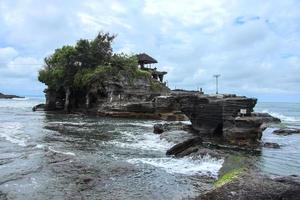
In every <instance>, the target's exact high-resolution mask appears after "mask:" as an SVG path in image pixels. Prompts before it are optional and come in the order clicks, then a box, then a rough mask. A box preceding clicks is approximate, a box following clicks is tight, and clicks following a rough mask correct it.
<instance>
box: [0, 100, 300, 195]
mask: <svg viewBox="0 0 300 200" xmlns="http://www.w3.org/2000/svg"><path fill="white" fill-rule="evenodd" d="M43 101H44V100H43V99H41V98H25V99H12V100H0V195H1V192H2V193H5V194H6V195H7V196H8V197H9V198H11V199H80V198H88V199H99V197H101V199H140V198H144V199H182V198H188V197H195V196H197V195H198V194H199V193H201V192H203V191H206V190H207V189H209V188H211V187H212V183H213V181H214V180H215V179H216V178H217V176H218V172H219V170H220V168H221V167H222V164H223V162H224V160H223V159H216V158H211V157H210V156H204V157H202V158H199V159H196V160H195V159H192V158H189V157H184V158H173V157H167V156H166V155H165V152H166V150H167V149H168V148H170V147H171V146H172V145H174V144H172V143H170V142H167V141H166V140H161V139H160V137H159V135H155V134H153V125H154V124H155V123H159V122H162V121H157V120H132V119H113V118H101V117H91V116H89V117H88V116H84V115H78V114H76V115H75V114H74V115H73V114H72V115H63V114H57V113H44V112H32V110H31V109H32V107H33V106H34V105H36V104H39V103H42V102H43ZM255 110H256V111H263V112H269V113H270V114H272V115H273V116H275V117H279V118H280V119H281V120H282V123H281V124H279V125H274V126H271V127H269V128H268V129H266V130H265V132H264V134H263V138H262V140H263V141H264V142H276V143H278V144H279V145H280V146H281V148H280V149H268V148H263V149H262V153H261V155H257V163H256V165H257V167H258V168H259V169H261V170H262V171H263V172H265V173H267V174H270V175H291V174H297V175H300V170H299V169H300V159H299V158H300V145H299V144H300V134H295V135H289V136H278V135H274V134H272V131H273V130H275V129H277V128H279V127H297V128H300V104H299V103H258V105H257V106H256V108H255Z"/></svg>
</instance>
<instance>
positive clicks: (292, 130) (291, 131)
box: [273, 128, 300, 136]
mask: <svg viewBox="0 0 300 200" xmlns="http://www.w3.org/2000/svg"><path fill="white" fill-rule="evenodd" d="M273 133H274V134H276V135H284V136H286V135H291V134H299V133H300V129H298V128H281V129H278V130H275V131H273Z"/></svg>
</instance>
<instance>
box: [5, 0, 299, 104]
mask: <svg viewBox="0 0 300 200" xmlns="http://www.w3.org/2000/svg"><path fill="white" fill-rule="evenodd" d="M299 10H300V2H299V1H296V0H295V1H281V0H275V1H274V0H272V1H252V0H248V1H239V0H229V1H228V0H226V1H225V0H215V1H212V0H201V1H198V0H186V1H181V0H161V1H155V0H145V1H139V0H128V1H117V0H113V1H111V0H110V1H108V0H103V1H96V0H87V1H79V0H78V1H58V0H54V1H46V2H45V1H38V0H26V1H21V0H19V1H18V0H2V1H1V2H0V27H1V29H0V48H1V49H0V90H2V91H7V92H10V91H11V92H15V93H19V94H22V93H23V94H35V95H41V94H42V93H41V91H42V89H43V87H44V86H43V85H42V84H39V83H38V82H37V80H36V73H37V70H38V68H39V67H40V66H39V65H32V66H30V65H29V64H34V63H41V62H42V59H43V57H45V56H46V55H48V54H49V53H51V52H52V51H53V50H54V49H55V48H57V47H60V46H62V45H64V44H74V43H75V42H76V40H77V39H79V38H93V37H94V36H95V35H96V33H97V32H98V31H101V30H103V31H109V32H112V33H115V34H117V35H118V37H117V39H116V41H115V43H114V47H115V51H125V52H147V53H149V54H150V55H152V56H153V57H155V58H157V59H158V61H159V65H158V68H160V69H164V70H167V71H168V72H169V74H168V76H167V79H168V82H169V85H170V86H171V87H172V88H174V87H177V88H187V89H196V88H197V87H202V88H203V89H204V91H206V92H213V91H214V87H215V86H214V79H213V78H212V75H213V74H216V73H218V74H221V78H220V90H221V92H226V93H231V92H232V93H239V94H244V95H249V96H258V97H263V99H264V100H276V99H277V100H286V99H287V100H295V101H300V90H299V87H300V76H299V74H300V12H299ZM3 63H4V64H3ZM18 63H24V64H26V63H27V64H26V65H18ZM3 80H5V81H3ZM7 82H9V83H11V84H10V85H9V84H6V83H7ZM24 86H27V87H26V88H24ZM283 96H286V99H285V98H283Z"/></svg>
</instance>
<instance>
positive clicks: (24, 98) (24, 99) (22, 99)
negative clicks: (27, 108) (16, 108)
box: [12, 97, 30, 101]
mask: <svg viewBox="0 0 300 200" xmlns="http://www.w3.org/2000/svg"><path fill="white" fill-rule="evenodd" d="M12 100H17V101H27V100H30V98H29V97H20V98H12Z"/></svg>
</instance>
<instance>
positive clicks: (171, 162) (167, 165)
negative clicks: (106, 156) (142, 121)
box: [127, 155, 224, 178]
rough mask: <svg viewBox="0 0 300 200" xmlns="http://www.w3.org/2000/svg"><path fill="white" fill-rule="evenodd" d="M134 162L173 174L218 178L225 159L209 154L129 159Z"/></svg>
mask: <svg viewBox="0 0 300 200" xmlns="http://www.w3.org/2000/svg"><path fill="white" fill-rule="evenodd" d="M127 161H128V162H129V163H132V164H137V165H140V164H146V165H152V166H154V167H158V168H161V169H163V170H164V171H166V172H167V173H171V174H184V175H201V176H210V177H213V178H216V177H217V176H218V173H219V170H220V169H221V167H222V165H223V162H224V160H223V159H215V158H212V157H211V156H209V155H206V156H203V157H199V158H197V159H192V158H190V157H184V158H179V159H176V158H170V157H166V158H134V159H128V160H127Z"/></svg>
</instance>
